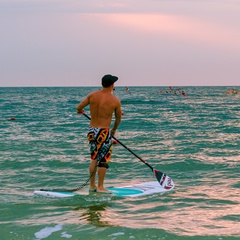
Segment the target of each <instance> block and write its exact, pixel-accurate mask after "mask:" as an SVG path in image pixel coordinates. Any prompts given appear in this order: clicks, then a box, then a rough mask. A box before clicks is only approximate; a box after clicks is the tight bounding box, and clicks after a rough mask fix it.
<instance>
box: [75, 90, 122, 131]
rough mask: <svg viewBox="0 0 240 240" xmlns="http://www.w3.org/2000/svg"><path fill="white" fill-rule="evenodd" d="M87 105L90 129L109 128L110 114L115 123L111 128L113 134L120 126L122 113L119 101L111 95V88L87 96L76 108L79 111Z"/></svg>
mask: <svg viewBox="0 0 240 240" xmlns="http://www.w3.org/2000/svg"><path fill="white" fill-rule="evenodd" d="M87 105H90V114H91V121H90V126H91V127H95V128H109V127H110V125H111V121H112V114H113V113H114V114H115V122H114V126H113V128H112V130H113V134H114V131H116V129H117V127H118V125H119V124H120V121H121V115H122V111H121V103H120V100H119V99H118V98H117V97H116V96H114V95H113V94H112V93H111V88H103V89H102V90H99V91H95V92H92V93H90V94H88V95H87V97H86V98H85V99H84V100H83V101H82V102H81V103H80V104H79V105H78V106H77V110H78V111H81V110H82V109H83V108H84V107H86V106H87Z"/></svg>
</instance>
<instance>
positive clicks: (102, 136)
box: [88, 127, 112, 168]
mask: <svg viewBox="0 0 240 240" xmlns="http://www.w3.org/2000/svg"><path fill="white" fill-rule="evenodd" d="M88 141H89V144H90V152H91V159H92V160H95V159H97V160H98V167H105V168H109V166H108V164H107V163H108V162H109V161H110V158H111V155H112V138H111V133H110V131H109V128H93V127H90V128H89V131H88Z"/></svg>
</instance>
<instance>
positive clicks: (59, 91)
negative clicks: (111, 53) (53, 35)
mask: <svg viewBox="0 0 240 240" xmlns="http://www.w3.org/2000/svg"><path fill="white" fill-rule="evenodd" d="M229 88H230V87H229ZM238 88H239V87H238ZM96 89H98V88H97V87H95V88H94V87H56V88H54V87H52V88H47V87H41V88H0V151H1V152H0V162H1V171H0V179H1V180H0V211H1V214H0V224H1V228H0V233H1V235H0V239H1V240H21V239H22V240H28V239H31V240H40V239H47V240H59V239H70V240H78V239H87V240H88V239H91V240H93V239H104V240H105V239H111V240H123V239H124V240H125V239H131V240H132V239H133V240H135V239H136V240H137V239H140V240H148V239H149V240H152V239H153V240H157V239H159V240H174V239H176V240H178V239H181V240H183V239H196V240H198V239H200V240H203V239H204V240H205V239H206V240H210V239H211V240H212V239H213V240H215V239H216V240H227V239H240V222H239V221H240V205H239V203H240V182H239V179H240V167H239V161H240V93H239V94H224V92H225V91H226V90H227V89H228V87H181V90H184V91H185V92H186V93H187V97H184V96H181V95H179V96H174V94H173V93H169V94H166V93H165V90H168V87H130V88H129V89H130V92H126V91H125V88H124V87H116V91H115V94H116V95H117V96H118V97H119V98H120V99H121V102H122V111H123V113H124V115H123V118H122V123H121V125H120V127H119V129H118V131H117V133H116V137H117V138H118V139H119V140H121V142H123V143H124V144H125V145H126V146H127V147H128V148H130V149H131V150H132V151H133V152H135V153H136V154H138V155H139V156H141V158H142V159H144V160H146V161H147V162H148V163H149V164H150V165H152V166H153V167H154V168H156V169H157V170H160V171H162V172H164V173H167V174H168V175H169V176H170V177H171V178H172V179H173V181H174V183H175V189H174V190H173V191H171V192H168V193H165V194H162V195H161V194H154V195H149V196H144V197H139V198H123V197H114V196H108V195H106V196H100V197H99V196H94V195H89V196H83V197H76V198H72V199H55V198H46V197H41V196H36V195H34V194H33V191H34V190H37V189H40V188H59V187H61V188H66V189H69V188H70V189H71V188H76V187H78V186H81V185H82V184H83V183H84V182H85V181H86V180H87V179H88V166H89V162H90V160H89V146H88V143H87V139H86V134H87V131H88V124H89V120H88V119H87V118H86V117H84V116H83V115H78V114H76V112H75V108H76V105H77V104H78V103H79V101H80V100H81V99H82V98H83V97H84V96H85V95H86V94H88V93H89V92H90V91H92V90H96ZM160 90H163V91H164V92H163V94H160ZM85 111H86V113H87V114H89V109H88V108H86V109H85ZM11 118H15V120H11ZM154 180H155V177H154V175H153V173H152V171H151V169H150V168H148V167H147V166H146V165H145V164H144V163H142V162H141V161H140V160H139V159H137V158H136V157H135V156H133V154H131V153H130V152H129V151H127V150H126V149H125V148H124V147H122V146H121V145H120V144H115V145H114V146H113V156H112V160H111V163H110V168H109V170H108V172H107V176H106V180H105V185H106V186H108V187H110V186H124V185H129V184H134V183H141V182H147V181H154ZM85 190H87V187H85Z"/></svg>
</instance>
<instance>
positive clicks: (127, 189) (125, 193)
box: [34, 176, 174, 198]
mask: <svg viewBox="0 0 240 240" xmlns="http://www.w3.org/2000/svg"><path fill="white" fill-rule="evenodd" d="M166 181H167V182H168V184H165V185H164V186H161V185H160V184H159V182H158V181H153V182H145V183H139V184H133V185H129V186H123V187H109V188H107V189H108V190H109V191H111V192H112V194H106V193H97V192H95V193H94V194H96V195H101V196H102V195H107V196H111V195H114V196H121V197H140V196H144V195H150V194H156V193H165V192H169V191H171V190H173V188H174V183H173V181H172V179H171V178H169V177H168V176H166ZM34 194H36V195H41V196H45V197H56V198H68V197H76V196H84V195H88V194H89V193H88V192H87V193H86V192H84V191H82V192H81V190H80V191H78V192H55V191H51V190H49V191H48V190H36V191H34ZM90 194H93V193H90Z"/></svg>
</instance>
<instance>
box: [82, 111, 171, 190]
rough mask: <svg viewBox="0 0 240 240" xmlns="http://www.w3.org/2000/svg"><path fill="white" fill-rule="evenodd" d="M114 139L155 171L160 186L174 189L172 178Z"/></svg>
mask: <svg viewBox="0 0 240 240" xmlns="http://www.w3.org/2000/svg"><path fill="white" fill-rule="evenodd" d="M81 114H83V115H84V116H85V117H86V118H88V119H89V120H91V118H90V117H89V116H88V115H87V114H86V113H85V112H84V111H82V112H81ZM112 138H113V139H115V140H116V141H117V142H118V143H119V144H120V145H122V146H123V147H124V148H126V149H127V150H128V151H129V152H130V153H132V154H133V155H134V156H135V157H137V158H138V159H139V160H141V161H142V162H143V163H144V164H145V165H147V166H148V167H149V168H150V169H151V170H152V171H153V173H154V176H155V177H156V178H157V181H158V182H159V184H160V185H161V186H163V187H164V188H165V189H167V190H170V189H172V188H173V187H174V183H173V181H172V179H171V178H170V177H168V176H167V175H166V174H164V173H162V172H161V171H159V170H156V169H154V168H153V167H152V166H151V165H150V164H149V163H147V162H146V161H144V160H143V159H142V158H141V157H139V156H138V155H137V154H136V153H134V152H133V151H132V150H131V149H129V148H128V147H127V146H126V145H124V144H123V143H122V142H121V141H119V140H118V139H117V138H115V137H114V136H113V135H112Z"/></svg>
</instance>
